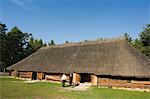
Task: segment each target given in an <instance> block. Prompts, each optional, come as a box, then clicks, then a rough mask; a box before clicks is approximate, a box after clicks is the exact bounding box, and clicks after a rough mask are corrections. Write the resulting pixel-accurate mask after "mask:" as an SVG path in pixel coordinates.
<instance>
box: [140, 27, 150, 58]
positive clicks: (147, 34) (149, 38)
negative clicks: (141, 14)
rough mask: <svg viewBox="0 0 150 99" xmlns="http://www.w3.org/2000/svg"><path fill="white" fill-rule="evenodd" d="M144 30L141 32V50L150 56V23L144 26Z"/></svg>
mask: <svg viewBox="0 0 150 99" xmlns="http://www.w3.org/2000/svg"><path fill="white" fill-rule="evenodd" d="M143 29H144V31H143V32H141V33H140V34H139V36H140V38H139V39H140V41H141V46H142V47H141V52H142V53H144V54H145V55H146V56H148V57H149V58H150V24H148V25H146V27H144V28H143Z"/></svg>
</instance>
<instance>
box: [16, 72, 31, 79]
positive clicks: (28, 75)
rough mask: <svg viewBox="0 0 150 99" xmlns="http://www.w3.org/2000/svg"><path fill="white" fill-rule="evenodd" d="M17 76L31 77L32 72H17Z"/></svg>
mask: <svg viewBox="0 0 150 99" xmlns="http://www.w3.org/2000/svg"><path fill="white" fill-rule="evenodd" d="M19 77H22V78H32V72H19Z"/></svg>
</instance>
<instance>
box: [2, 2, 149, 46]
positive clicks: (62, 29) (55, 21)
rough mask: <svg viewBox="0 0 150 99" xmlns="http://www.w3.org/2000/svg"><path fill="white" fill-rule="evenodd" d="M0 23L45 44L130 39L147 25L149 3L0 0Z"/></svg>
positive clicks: (136, 35)
mask: <svg viewBox="0 0 150 99" xmlns="http://www.w3.org/2000/svg"><path fill="white" fill-rule="evenodd" d="M0 21H1V22H3V23H5V24H6V25H7V27H8V29H11V28H12V27H14V26H17V27H19V28H20V29H21V30H22V31H23V32H28V33H32V34H33V36H34V37H35V38H41V39H43V40H44V41H45V42H48V41H50V40H52V39H53V40H55V42H56V43H57V44H58V43H64V42H65V41H66V40H68V41H81V40H86V39H96V38H100V37H103V38H107V37H117V36H121V35H122V34H123V33H125V32H127V33H129V34H130V35H131V36H132V37H133V38H136V37H138V34H139V33H140V32H141V31H142V30H143V27H144V26H145V25H146V24H148V23H150V0H0Z"/></svg>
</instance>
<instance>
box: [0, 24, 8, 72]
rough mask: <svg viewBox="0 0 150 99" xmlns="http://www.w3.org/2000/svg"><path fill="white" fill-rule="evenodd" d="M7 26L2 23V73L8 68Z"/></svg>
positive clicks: (0, 69) (0, 29)
mask: <svg viewBox="0 0 150 99" xmlns="http://www.w3.org/2000/svg"><path fill="white" fill-rule="evenodd" d="M6 31H7V28H6V25H5V24H2V23H0V71H5V66H6V62H5V60H6V58H7V57H6V56H5V55H6V50H7V49H6V46H7V45H6Z"/></svg>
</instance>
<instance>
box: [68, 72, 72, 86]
mask: <svg viewBox="0 0 150 99" xmlns="http://www.w3.org/2000/svg"><path fill="white" fill-rule="evenodd" d="M72 80H73V73H70V79H69V85H70V86H72Z"/></svg>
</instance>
